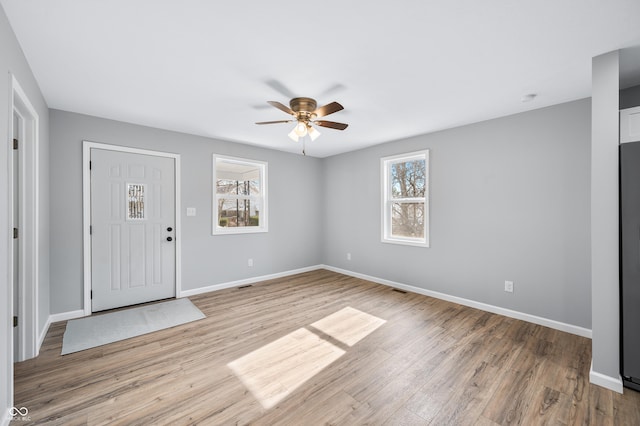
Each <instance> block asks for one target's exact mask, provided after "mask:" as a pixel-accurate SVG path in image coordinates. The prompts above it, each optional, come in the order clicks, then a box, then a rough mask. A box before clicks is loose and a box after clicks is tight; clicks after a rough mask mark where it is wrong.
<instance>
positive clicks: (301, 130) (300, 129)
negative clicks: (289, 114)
mask: <svg viewBox="0 0 640 426" xmlns="http://www.w3.org/2000/svg"><path fill="white" fill-rule="evenodd" d="M293 131H294V132H296V135H298V137H301V138H303V137H305V136H306V135H307V125H306V123H304V122H303V121H298V124H296V127H295V129H293Z"/></svg>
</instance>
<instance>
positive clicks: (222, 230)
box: [211, 154, 269, 235]
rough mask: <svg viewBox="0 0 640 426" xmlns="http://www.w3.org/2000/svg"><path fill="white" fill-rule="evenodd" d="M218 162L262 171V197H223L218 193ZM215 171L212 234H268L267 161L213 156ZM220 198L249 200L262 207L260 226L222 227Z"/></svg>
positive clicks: (213, 168)
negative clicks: (219, 207)
mask: <svg viewBox="0 0 640 426" xmlns="http://www.w3.org/2000/svg"><path fill="white" fill-rule="evenodd" d="M217 160H223V161H228V162H230V163H237V164H251V165H255V166H257V167H258V168H259V169H260V194H262V195H260V196H253V195H248V196H246V195H221V194H218V193H217V190H216V187H217V181H218V177H217V168H216V162H217ZM212 164H213V166H212V170H213V182H212V183H213V202H212V206H211V207H212V218H213V222H212V225H213V226H212V234H213V235H229V234H253V233H259V232H268V231H269V227H268V216H269V215H268V210H269V209H268V203H267V174H268V173H267V169H268V165H267V163H266V162H265V161H257V160H250V159H247V158H238V157H229V156H227V155H218V154H213V162H212ZM220 198H237V199H242V200H244V199H249V200H252V202H255V203H258V205H260V224H259V225H258V226H237V227H236V226H233V227H227V226H220V218H219V217H218V200H219V199H220Z"/></svg>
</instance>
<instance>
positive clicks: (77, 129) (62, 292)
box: [50, 110, 322, 313]
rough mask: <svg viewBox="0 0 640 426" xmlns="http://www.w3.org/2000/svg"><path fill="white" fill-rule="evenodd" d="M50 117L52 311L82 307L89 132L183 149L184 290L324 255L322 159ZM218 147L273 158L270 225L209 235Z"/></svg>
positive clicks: (94, 137)
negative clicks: (85, 159) (241, 232)
mask: <svg viewBox="0 0 640 426" xmlns="http://www.w3.org/2000/svg"><path fill="white" fill-rule="evenodd" d="M50 120H51V136H50V137H51V148H52V150H51V165H52V170H51V195H52V203H51V204H52V205H51V222H52V224H53V226H52V231H51V262H52V266H51V307H52V312H53V313H61V312H68V311H74V310H78V309H82V286H83V284H82V282H83V276H82V270H83V268H82V141H83V140H90V141H93V142H101V143H107V144H113V145H123V146H130V147H136V148H144V149H151V150H156V151H166V152H173V153H178V154H180V155H181V167H182V174H181V175H182V176H181V179H182V181H181V193H182V206H181V212H182V217H181V220H182V289H183V290H189V289H197V288H200V287H206V286H210V285H214V284H220V283H225V282H229V281H234V280H240V279H244V278H250V277H254V276H262V275H267V274H272V273H278V272H283V271H288V270H293V269H298V268H303V267H307V266H312V265H315V264H317V263H318V261H319V260H320V258H321V255H320V244H318V241H319V240H320V239H321V238H322V233H321V228H320V227H319V226H318V223H319V222H320V220H321V206H322V203H321V198H320V197H319V196H318V188H319V182H321V176H322V174H321V173H322V169H321V160H319V159H317V158H311V157H303V156H302V155H296V154H288V153H284V152H280V151H274V150H268V149H262V148H258V147H253V146H249V145H241V144H237V143H231V142H223V141H217V140H213V139H208V138H203V137H197V136H191V135H186V134H181V133H175V132H169V131H165V130H159V129H153V128H149V127H143V126H137V125H132V124H127V123H122V122H117V121H111V120H105V119H101V118H96V117H90V116H86V115H80V114H74V113H70V112H64V111H58V110H51V111H50ZM213 153H217V154H224V155H230V156H235V157H243V158H248V159H252V160H260V161H267V162H268V164H269V165H268V173H269V176H268V185H269V188H268V194H269V195H268V196H269V199H268V202H269V232H268V233H261V234H245V235H218V236H212V235H211V226H212V225H211V205H212V204H211V197H212V176H211V162H212V154H213ZM186 207H195V208H196V209H197V216H195V217H187V216H186ZM248 258H253V261H254V266H253V267H252V268H249V267H247V259H248Z"/></svg>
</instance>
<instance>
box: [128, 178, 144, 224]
mask: <svg viewBox="0 0 640 426" xmlns="http://www.w3.org/2000/svg"><path fill="white" fill-rule="evenodd" d="M127 207H128V208H127V219H144V185H143V184H134V183H129V184H127Z"/></svg>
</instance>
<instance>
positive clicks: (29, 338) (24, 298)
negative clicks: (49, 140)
mask: <svg viewBox="0 0 640 426" xmlns="http://www.w3.org/2000/svg"><path fill="white" fill-rule="evenodd" d="M9 114H10V118H9V123H10V124H9V132H10V138H11V139H12V138H13V135H14V134H15V133H14V129H13V122H14V120H13V115H14V114H16V115H18V117H19V118H20V120H19V121H20V127H21V129H20V130H19V132H18V133H19V134H20V135H22V136H21V138H22V140H21V141H19V148H18V149H19V150H20V157H19V170H18V173H20V176H19V181H20V188H21V191H20V192H21V194H19V195H20V198H19V201H18V203H19V206H18V211H19V215H20V217H19V220H18V223H19V224H20V225H19V229H18V238H19V250H20V253H19V258H18V261H19V264H18V268H19V271H18V280H19V284H18V285H19V288H20V295H19V296H20V300H19V306H20V318H19V319H18V320H19V321H20V322H21V326H20V327H19V335H18V340H19V345H20V346H19V347H18V357H19V359H17V360H13V361H14V362H15V361H23V360H25V359H29V358H34V357H36V356H38V352H39V350H40V344H41V343H42V340H43V339H44V335H42V336H39V333H38V283H39V277H40V269H39V256H38V251H39V247H40V220H39V219H40V218H39V216H40V206H39V193H40V182H39V179H40V165H39V152H40V137H39V134H40V119H39V117H38V113H37V112H36V109H35V108H34V107H33V105H32V104H31V102H30V101H29V98H28V97H27V95H26V93H25V91H24V90H23V89H22V87H21V86H20V83H18V80H16V78H15V76H14V75H13V74H12V75H11V108H10V111H9ZM11 139H10V140H11ZM7 146H8V149H9V155H8V157H9V162H8V163H9V164H8V170H7V171H8V176H9V218H10V220H11V223H12V224H13V223H14V221H13V219H14V217H13V216H14V205H13V187H14V185H13V144H9V143H8V144H7ZM8 244H9V250H8V253H9V264H8V265H7V266H8V268H7V273H8V278H9V279H10V281H9V282H10V283H12V282H13V281H12V280H13V274H14V272H15V271H14V268H13V261H14V258H13V232H11V235H10V236H9V241H8ZM10 288H11V290H10V299H9V300H10V303H11V309H10V312H11V316H12V317H13V284H11V285H10ZM11 336H12V337H11V350H10V352H11V358H13V331H12V332H11Z"/></svg>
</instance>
